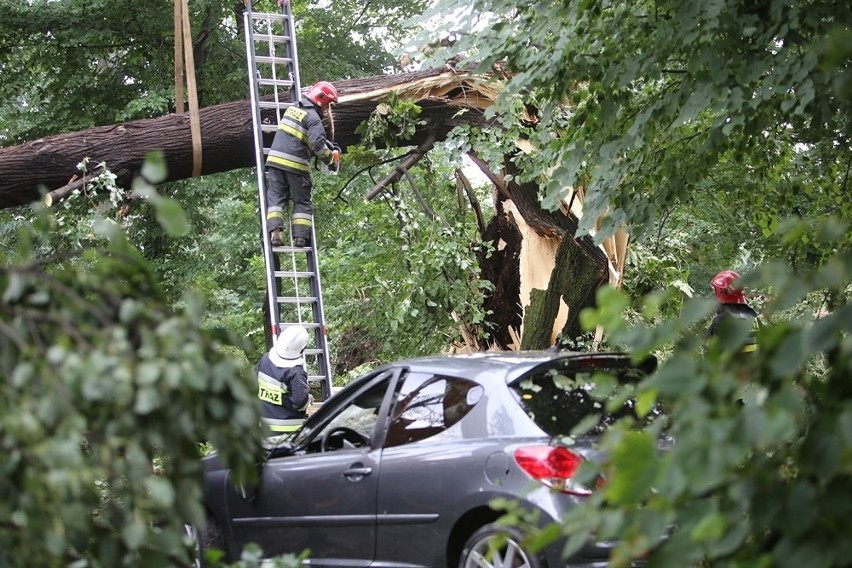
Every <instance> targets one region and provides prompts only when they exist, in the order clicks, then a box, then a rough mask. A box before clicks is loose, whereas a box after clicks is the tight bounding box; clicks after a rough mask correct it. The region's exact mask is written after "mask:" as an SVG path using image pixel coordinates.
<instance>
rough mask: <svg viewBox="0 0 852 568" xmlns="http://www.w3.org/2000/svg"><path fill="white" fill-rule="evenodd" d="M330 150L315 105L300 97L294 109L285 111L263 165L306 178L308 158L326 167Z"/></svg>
mask: <svg viewBox="0 0 852 568" xmlns="http://www.w3.org/2000/svg"><path fill="white" fill-rule="evenodd" d="M330 146H331V144H330V143H329V142H328V140H327V139H326V136H325V127H323V125H322V119H321V118H320V116H319V113H318V112H317V109H316V107H315V106H314V103H312V102H311V101H310V100H309V99H307V98H305V97H302V100H301V101H299V103H298V104H297V105H293V106H291V107H287V110H286V111H284V115H283V116H282V117H281V120H280V122H279V123H278V130H276V131H275V138H274V139H273V140H272V148H271V149H270V150H269V155H268V156H267V157H266V165H267V166H272V167H275V168H280V169H283V170H289V171H292V172H297V173H304V174H308V173H310V161H309V160H310V157H311V155H315V156H317V157H318V158H319V159H320V160H322V161H323V162H324V163H326V164H330V163H331V161H332V154H331V148H330Z"/></svg>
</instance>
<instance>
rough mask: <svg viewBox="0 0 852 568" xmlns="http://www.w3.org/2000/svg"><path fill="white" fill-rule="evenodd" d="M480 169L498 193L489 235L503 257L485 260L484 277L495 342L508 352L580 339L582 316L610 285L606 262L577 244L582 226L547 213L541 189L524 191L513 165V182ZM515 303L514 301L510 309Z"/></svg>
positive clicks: (507, 167)
mask: <svg viewBox="0 0 852 568" xmlns="http://www.w3.org/2000/svg"><path fill="white" fill-rule="evenodd" d="M474 161H475V162H476V163H477V164H478V165H479V167H480V169H483V171H484V172H485V174H486V175H487V176H488V177H489V179H491V180H492V182H494V184H495V187H496V188H497V190H498V191H497V194H498V215H497V216H496V217H495V219H494V220H492V225H491V226H490V227H489V229H491V230H489V231H488V233H487V234H488V235H492V234H494V235H496V236H497V238H494V240H493V241H492V242H493V244H494V245H495V248H496V249H497V252H496V253H495V254H493V255H492V256H491V257H488V258H486V257H485V256H484V255H483V257H482V258H480V267H481V268H482V277H483V278H486V279H488V280H490V281H491V282H493V283H495V290H494V292H493V293H492V294H491V295H490V296H489V297H488V298H486V306H487V308H488V309H490V310H492V311H493V312H494V313H493V316H492V321H493V322H494V323H495V324H497V327H496V328H495V329H494V330H492V332H491V337H490V338H489V339H490V340H491V341H492V342H493V343H495V344H497V345H499V346H500V347H502V348H510V347H512V346H514V347H515V348H524V349H542V348H546V347H549V346H551V345H553V344H554V342H555V339H556V336H557V334H558V333H560V332H562V334H563V338H564V339H569V338H572V339H573V338H576V337H577V336H579V335H580V332H581V329H580V328H579V321H578V320H577V314H579V312H580V311H581V310H582V309H583V308H585V307H588V306H592V305H594V297H595V291H596V290H597V289H598V287H600V286H601V285H602V284H604V283H606V282H607V280H608V275H609V262H608V259H607V256H606V254H605V253H604V251H603V250H602V249H601V248H600V247H599V246H597V245H595V243H594V241H593V240H592V239H591V238H590V237H588V236H584V237H579V238H575V237H574V236H573V235H574V234H575V233H576V230H577V218H576V216H575V215H573V214H572V213H571V212H570V211H565V212H563V211H561V210H560V211H552V212H551V211H546V210H544V209H542V207H541V204H540V202H539V200H538V187H537V185H536V184H534V183H530V182H526V183H523V184H518V183H517V182H516V181H515V180H516V179H517V174H518V172H517V170H516V168H515V166H514V165H513V164H512V162H511V160H509V159H508V158H507V159H506V160H505V162H504V172H505V173H507V174H511V175H512V178H511V180H510V181H508V182H507V181H505V178H504V177H503V176H502V175H499V174H495V173H493V172H490V171H488V168H487V166H485V164H484V163H483V162H481V161H479V160H476V159H475V160H474ZM495 229H496V230H495ZM545 289H546V290H547V293H544V292H543V290H545ZM509 297H514V298H516V300H515V301H514V302H508V301H506V299H507V298H509ZM560 300H562V301H560ZM522 323H523V333H522V334H515V335H520V336H521V337H522V343H521V345H516V341H515V338H514V336H513V334H512V329H514V330H515V331H517V330H520V329H521V324H522Z"/></svg>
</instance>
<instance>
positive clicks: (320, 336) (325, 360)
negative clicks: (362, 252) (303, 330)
mask: <svg viewBox="0 0 852 568" xmlns="http://www.w3.org/2000/svg"><path fill="white" fill-rule="evenodd" d="M316 243H317V235H316V229H315V227H314V226H313V223H311V252H310V253H309V255H310V258H311V262H310V263H309V265H310V268H311V270H313V272H314V277H313V278H312V279H311V281H310V283H311V293H312V294H313V295H314V296H316V298H317V301H316V302H315V303H314V304H313V306H312V309H313V314H314V321H316V322H318V323H319V324H320V326H319V328H318V329H317V330H316V336H317V337H316V340H317V347H318V348H319V349H320V350H321V351H322V357H321V358H319V371H320V373H322V374H323V375H324V376H325V381H324V382H323V385H322V390H323V393H322V394H323V400H328V397H329V396H331V363H330V359H329V354H328V335H327V329H326V326H325V311H324V310H323V302H322V282H321V281H320V271H319V257H318V255H317V244H316Z"/></svg>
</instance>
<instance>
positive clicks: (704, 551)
mask: <svg viewBox="0 0 852 568" xmlns="http://www.w3.org/2000/svg"><path fill="white" fill-rule="evenodd" d="M796 229H797V227H795V226H794V227H792V228H791V229H790V230H791V231H795V230H796ZM848 229H849V227H848V225H845V224H838V223H836V222H833V221H830V222H827V223H823V224H821V225H820V230H819V231H818V232H817V233H816V234H814V237H815V239H817V240H820V241H821V242H822V243H823V244H824V245H826V246H828V247H829V248H835V247H834V245H836V244H838V243H842V242H844V240H845V236H846V232H847V231H848ZM835 250H836V253H835V254H834V255H832V256H831V257H830V258H829V259H827V261H826V262H825V263H824V264H823V265H822V267H821V268H820V269H819V270H816V271H813V272H808V273H801V274H797V273H795V272H793V271H791V270H790V268H789V267H787V266H784V265H783V264H780V263H775V264H769V265H765V266H763V267H762V268H760V269H759V270H757V271H754V272H752V273H750V274H749V275H748V276H747V277H746V283H747V284H748V285H749V286H750V287H762V288H766V289H769V290H771V295H770V298H769V301H768V303H767V305H766V308H765V311H764V313H765V315H766V318H767V322H766V323H764V325H763V326H762V327H761V328H760V330H759V332H758V343H759V346H760V348H759V350H758V352H757V354H756V355H753V356H751V357H743V356H742V355H738V353H739V349H740V347H742V345H743V344H744V342H745V341H746V339H747V332H748V330H747V329H746V328H745V327H744V326H743V327H742V328H741V327H740V326H733V327H731V328H729V329H728V330H727V331H726V332H725V333H723V335H722V337H721V341H720V342H719V344H713V345H711V346H710V348H709V349H707V350H705V356H704V357H701V356H699V354H698V351H699V350H700V349H701V345H702V337H703V327H697V326H696V324H697V323H698V322H701V321H702V320H703V318H704V317H705V316H706V315H707V313H708V310H710V309H712V305H713V304H712V303H711V302H707V301H706V300H701V299H695V300H691V301H690V302H688V303H687V304H686V306H685V307H684V310H683V312H682V314H681V318H680V319H679V320H668V321H666V322H665V323H664V324H662V325H658V326H656V327H652V328H650V329H649V328H648V327H647V326H645V325H631V324H628V323H626V322H625V320H624V319H623V318H622V317H621V316H620V315H619V314H620V312H621V307H625V306H627V304H628V303H630V301H629V299H628V298H626V296H625V295H624V294H623V292H618V291H614V290H609V291H602V292H601V297H600V304H601V306H602V307H601V308H600V309H599V310H597V311H596V312H589V313H584V314H583V317H584V319H585V323H586V325H587V326H594V325H596V324H598V323H600V324H602V325H604V326H605V327H606V329H607V330H608V332H609V333H610V334H611V335H612V336H613V337H614V338H615V340H616V341H622V342H624V343H625V344H626V345H628V346H629V347H630V348H631V350H632V351H633V352H634V353H635V354H636V356H637V357H642V356H643V355H645V354H647V353H652V352H654V351H655V350H657V349H659V348H660V347H661V346H664V345H665V344H666V343H670V342H675V343H676V351H675V352H674V354H673V355H672V356H671V357H669V358H668V359H667V360H665V361H664V362H663V364H662V365H661V366H660V368H659V370H658V372H657V373H655V374H654V375H653V376H651V377H650V378H649V379H648V380H646V381H644V382H643V384H642V385H640V388H639V396H640V398H641V397H646V398H648V399H650V400H654V399H655V398H657V399H659V400H660V401H662V402H663V403H664V404H665V406H666V407H667V408H668V409H669V411H670V419H671V421H670V424H668V425H667V430H666V434H667V435H668V436H671V437H672V438H673V439H674V440H675V444H674V446H673V447H672V449H671V451H669V452H666V453H665V454H664V455H663V456H662V458H661V459H646V458H642V457H641V456H640V454H639V452H640V451H643V450H642V448H645V447H647V444H649V443H652V442H653V437H654V435H655V432H654V431H646V432H635V431H632V430H631V428H630V427H629V425H627V424H622V427H620V428H617V429H615V430H614V431H612V432H611V433H610V434H609V435H608V438H607V439H606V441H605V449H606V450H608V451H610V452H611V458H610V459H609V460H608V462H607V464H606V465H605V466H604V471H605V472H607V473H608V474H609V476H610V481H609V483H608V485H607V488H606V489H605V490H603V491H601V492H600V493H599V494H597V495H596V496H595V497H593V498H592V499H591V500H590V501H589V502H588V503H587V504H586V505H585V506H584V508H583V510H582V511H578V512H577V514H576V515H571V516H570V518H568V519H566V521H565V523H564V524H563V530H564V531H566V532H567V533H568V534H569V536H571V538H572V545H573V546H576V544H578V541H579V537H580V536H581V535H588V534H592V533H596V534H597V536H598V537H599V538H604V539H606V538H611V537H615V536H616V535H618V536H619V537H620V538H621V539H623V540H622V544H620V545H619V547H618V549H617V550H616V554H615V560H614V562H613V564H614V565H624V563H625V562H627V560H628V559H630V558H638V557H642V556H645V555H646V554H648V553H650V557H649V565H651V566H685V565H690V564H695V563H697V562H699V561H704V562H707V563H710V564H711V565H714V566H715V565H719V566H797V565H801V564H802V563H806V564H808V565H809V566H844V565H846V563H847V562H848V555H849V552H850V551H849V545H848V543H847V542H846V539H845V537H844V536H843V535H845V534H846V533H847V532H848V531H849V529H850V528H851V527H850V524H849V518H850V513H852V511H850V507H849V503H848V500H846V499H841V498H840V496H843V495H846V494H848V492H849V490H850V489H852V476H850V472H852V469H850V465H852V464H850V461H849V458H850V455H852V453H850V448H852V429H850V425H852V402H850V401H852V396H850V394H852V393H850V391H849V381H848V379H849V377H850V376H852V349H850V343H849V337H850V336H849V331H850V328H851V327H852V318H850V316H852V311H850V305H849V299H850V294H852V287H850V286H849V275H850V274H852V251H850V249H849V248H848V247H847V248H835ZM811 292H819V293H820V295H822V296H823V297H828V298H831V299H832V300H831V308H830V310H829V313H828V314H826V315H824V317H819V318H818V319H815V315H814V314H815V311H816V310H812V311H810V313H806V314H804V317H797V318H792V317H775V316H777V315H778V314H779V313H783V312H785V311H787V310H789V309H790V307H791V306H794V305H796V304H797V303H799V302H802V301H804V300H806V299H807V297H808V296H807V295H808V294H809V293H811ZM823 362H824V363H826V364H827V365H824V364H821V363H823ZM657 433H658V432H657ZM628 466H629V467H628ZM666 534H669V539H668V540H667V541H666V542H665V543H664V544H662V545H659V546H658V545H657V543H658V542H659V539H660V537H662V536H664V535H666Z"/></svg>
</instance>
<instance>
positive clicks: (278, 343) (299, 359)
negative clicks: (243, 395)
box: [257, 326, 313, 435]
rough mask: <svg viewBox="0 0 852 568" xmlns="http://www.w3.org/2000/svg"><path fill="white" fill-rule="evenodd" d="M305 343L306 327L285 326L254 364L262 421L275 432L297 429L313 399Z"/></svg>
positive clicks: (306, 337) (275, 433)
mask: <svg viewBox="0 0 852 568" xmlns="http://www.w3.org/2000/svg"><path fill="white" fill-rule="evenodd" d="M307 346H308V332H307V331H306V330H305V328H303V327H302V326H290V327H287V328H286V329H284V331H282V332H281V333H280V334H279V335H278V338H277V339H276V340H275V344H274V345H273V346H272V349H270V350H269V351H268V352H267V353H266V354H264V355H263V357H261V359H260V362H259V363H258V364H257V396H258V398H260V400H262V401H263V422H264V423H265V424H266V425H267V426H268V427H269V429H270V430H271V431H272V433H273V434H274V435H279V434H286V433H288V432H293V431H295V430H298V429H299V428H300V427H301V425H302V422H303V421H304V420H305V418H306V416H307V414H306V410H307V408H308V406H310V404H311V402H313V396H312V395H311V389H310V387H309V385H308V373H307V371H306V370H305V359H304V352H305V348H306V347H307Z"/></svg>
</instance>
